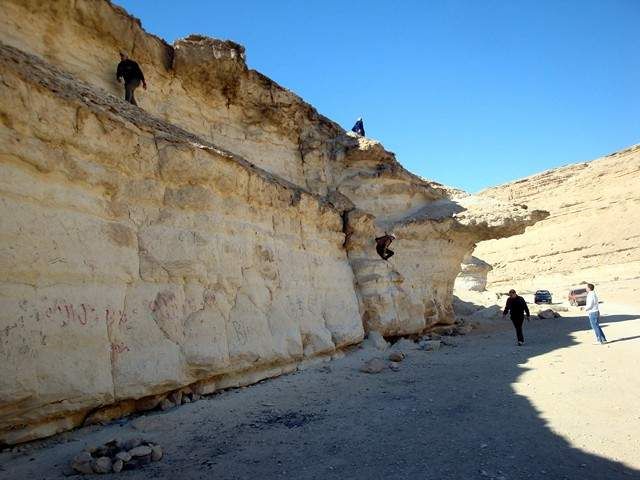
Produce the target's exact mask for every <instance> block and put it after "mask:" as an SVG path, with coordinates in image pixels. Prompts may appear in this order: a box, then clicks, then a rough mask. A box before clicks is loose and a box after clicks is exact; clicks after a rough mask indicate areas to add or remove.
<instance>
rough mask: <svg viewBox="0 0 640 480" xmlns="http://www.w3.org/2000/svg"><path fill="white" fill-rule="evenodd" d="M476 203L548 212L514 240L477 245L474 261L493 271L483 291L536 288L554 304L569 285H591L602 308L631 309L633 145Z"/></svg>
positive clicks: (638, 215) (639, 160) (636, 236)
mask: <svg viewBox="0 0 640 480" xmlns="http://www.w3.org/2000/svg"><path fill="white" fill-rule="evenodd" d="M480 195H481V196H486V197H493V198H497V199H502V200H509V201H511V202H514V203H522V204H526V205H528V207H529V208H536V209H543V210H547V211H549V212H550V216H549V217H548V218H546V219H545V220H543V221H541V222H539V223H537V224H536V225H534V226H532V227H529V228H527V230H526V232H525V233H524V234H522V235H518V236H514V237H510V238H504V239H500V240H490V241H486V242H482V243H480V244H479V245H478V247H477V248H476V250H475V251H474V256H476V257H478V258H481V259H482V260H484V261H486V262H488V263H490V264H491V265H492V266H493V270H492V271H491V272H489V274H488V288H489V289H491V290H506V289H507V288H510V287H513V288H516V289H518V290H519V291H523V292H527V291H534V290H535V289H542V288H544V289H550V290H552V292H553V293H554V294H555V295H554V296H555V298H556V299H557V300H561V299H562V298H565V297H566V294H567V290H568V289H569V287H570V286H571V285H574V284H578V283H581V282H591V283H594V284H596V285H597V286H598V287H597V288H598V290H599V292H600V297H601V300H603V301H605V302H606V301H607V300H609V301H611V302H613V301H618V302H624V303H632V301H633V302H635V301H636V300H635V299H637V297H638V294H639V293H640V145H634V146H632V147H630V148H627V149H625V150H621V151H619V152H616V153H613V154H611V155H607V156H606V157H602V158H599V159H597V160H593V161H591V162H586V163H578V164H573V165H569V166H566V167H561V168H557V169H553V170H548V171H546V172H542V173H540V174H537V175H533V176H531V177H527V178H524V179H521V180H517V181H515V182H511V183H507V184H505V185H500V186H497V187H494V188H490V189H487V190H485V191H483V192H481V193H480Z"/></svg>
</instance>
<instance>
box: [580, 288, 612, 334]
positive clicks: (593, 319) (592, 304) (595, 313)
mask: <svg viewBox="0 0 640 480" xmlns="http://www.w3.org/2000/svg"><path fill="white" fill-rule="evenodd" d="M594 289H595V287H594V286H593V284H592V283H588V284H587V291H588V292H589V293H587V303H586V305H585V306H584V311H585V312H586V313H587V315H588V316H589V323H590V324H591V328H593V331H594V332H595V334H596V339H597V340H598V342H600V343H601V344H602V343H607V337H605V336H604V332H603V331H602V328H600V323H599V320H600V308H599V307H598V296H597V295H596V292H595V291H594Z"/></svg>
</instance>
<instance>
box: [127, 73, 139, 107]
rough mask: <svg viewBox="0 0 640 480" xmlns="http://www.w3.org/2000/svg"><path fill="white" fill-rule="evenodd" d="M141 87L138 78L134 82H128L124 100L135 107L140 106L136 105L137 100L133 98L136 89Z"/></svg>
mask: <svg viewBox="0 0 640 480" xmlns="http://www.w3.org/2000/svg"><path fill="white" fill-rule="evenodd" d="M139 86H140V79H139V78H136V79H133V80H128V81H126V82H125V83H124V99H125V100H126V101H127V102H129V103H132V104H134V105H138V104H137V103H136V99H135V97H134V96H133V92H134V90H135V89H136V88H138V87H139Z"/></svg>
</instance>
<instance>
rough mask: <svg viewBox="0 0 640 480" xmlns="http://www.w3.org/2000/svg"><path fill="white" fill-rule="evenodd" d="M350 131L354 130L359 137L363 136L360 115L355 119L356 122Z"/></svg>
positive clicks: (362, 124)
mask: <svg viewBox="0 0 640 480" xmlns="http://www.w3.org/2000/svg"><path fill="white" fill-rule="evenodd" d="M351 131H352V132H356V133H357V134H358V135H360V136H361V137H364V136H365V135H364V123H363V121H362V117H358V120H356V124H355V125H354V126H353V128H352V129H351Z"/></svg>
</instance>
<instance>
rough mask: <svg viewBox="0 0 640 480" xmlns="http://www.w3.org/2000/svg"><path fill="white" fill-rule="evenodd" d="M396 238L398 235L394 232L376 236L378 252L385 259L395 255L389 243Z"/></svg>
mask: <svg viewBox="0 0 640 480" xmlns="http://www.w3.org/2000/svg"><path fill="white" fill-rule="evenodd" d="M395 239H396V236H395V235H394V234H393V233H392V234H388V233H386V232H385V234H384V235H383V236H382V237H378V238H376V252H378V255H380V257H382V259H383V260H388V259H390V258H391V257H393V254H394V253H395V252H394V251H393V250H389V245H391V242H393V241H394V240H395Z"/></svg>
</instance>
